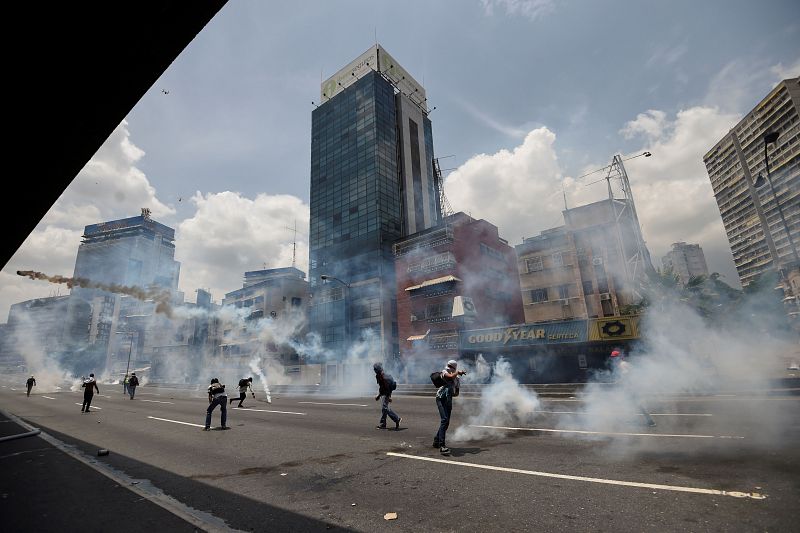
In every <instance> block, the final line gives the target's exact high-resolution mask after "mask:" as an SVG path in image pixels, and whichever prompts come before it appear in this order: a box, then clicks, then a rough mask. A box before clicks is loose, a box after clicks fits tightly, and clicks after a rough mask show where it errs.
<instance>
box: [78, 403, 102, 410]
mask: <svg viewBox="0 0 800 533" xmlns="http://www.w3.org/2000/svg"><path fill="white" fill-rule="evenodd" d="M75 405H80V406H81V407H82V406H83V404H82V403H78V402H75ZM92 409H99V410H100V411H102V410H103V408H102V407H95V406H94V405H93V406H91V407H90V408H89V410H90V411H91V410H92Z"/></svg>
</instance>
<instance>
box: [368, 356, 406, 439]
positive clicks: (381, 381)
mask: <svg viewBox="0 0 800 533" xmlns="http://www.w3.org/2000/svg"><path fill="white" fill-rule="evenodd" d="M372 369H373V370H374V371H375V381H377V382H378V395H377V396H375V401H376V402H377V401H378V400H380V399H381V397H383V403H382V404H381V419H380V422H378V425H377V426H375V429H386V417H387V416H388V417H389V418H391V419H392V421H393V422H394V429H395V430H398V429H400V421H401V420H403V419H402V418H401V417H400V416H398V414H397V413H395V412H394V410H392V408H391V407H390V406H389V403H391V401H392V391H393V390H395V389H396V388H397V382H396V381H395V380H394V378H393V377H392V376H391V374H386V373H385V372H384V371H383V365H381V364H380V363H375V364H374V365H372Z"/></svg>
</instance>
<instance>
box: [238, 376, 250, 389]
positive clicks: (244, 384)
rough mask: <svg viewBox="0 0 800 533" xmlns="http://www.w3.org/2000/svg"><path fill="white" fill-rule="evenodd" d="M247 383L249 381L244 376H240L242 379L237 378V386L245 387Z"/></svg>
mask: <svg viewBox="0 0 800 533" xmlns="http://www.w3.org/2000/svg"><path fill="white" fill-rule="evenodd" d="M249 384H250V382H249V381H247V380H246V379H244V378H242V379H240V380H239V386H240V387H247V386H248V385H249Z"/></svg>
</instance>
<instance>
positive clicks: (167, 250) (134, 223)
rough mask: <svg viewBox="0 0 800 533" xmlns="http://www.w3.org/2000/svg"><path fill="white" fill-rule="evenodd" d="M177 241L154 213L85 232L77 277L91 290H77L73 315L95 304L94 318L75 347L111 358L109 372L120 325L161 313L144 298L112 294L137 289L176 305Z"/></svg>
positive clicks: (91, 227)
mask: <svg viewBox="0 0 800 533" xmlns="http://www.w3.org/2000/svg"><path fill="white" fill-rule="evenodd" d="M174 240H175V230H174V229H172V228H170V227H167V226H165V225H163V224H161V223H159V222H156V221H154V220H152V219H151V218H150V210H149V209H142V214H141V215H140V216H137V217H130V218H124V219H120V220H112V221H109V222H102V223H100V224H92V225H89V226H86V227H85V228H84V232H83V242H81V244H80V246H79V247H78V255H77V258H76V260H75V273H74V277H75V278H81V279H83V280H88V281H89V282H90V283H89V284H87V285H90V286H77V285H76V286H74V287H73V288H72V291H71V293H70V303H69V309H70V316H73V317H74V316H75V315H76V313H83V311H82V309H83V307H82V306H81V305H80V304H81V303H89V304H90V306H91V314H90V316H89V317H86V318H87V319H88V325H87V327H86V328H85V330H84V332H83V334H82V335H81V336H80V337H79V338H74V339H73V341H75V342H77V343H83V344H84V345H85V344H88V345H90V346H91V347H92V351H93V352H94V353H96V354H98V355H99V354H102V355H105V358H106V361H105V363H106V368H111V367H112V366H113V363H114V361H112V359H114V356H115V353H114V352H115V351H117V348H118V345H119V342H117V340H116V338H117V330H118V329H119V328H120V327H121V323H120V319H121V318H124V317H125V316H127V315H136V316H143V314H152V312H153V308H154V307H155V305H149V308H151V309H150V310H149V311H147V310H144V307H148V306H147V305H143V302H142V301H141V299H140V298H137V297H131V295H128V296H123V294H124V292H123V291H119V290H111V289H113V288H114V287H113V286H115V285H116V286H122V287H128V288H135V289H136V290H140V291H141V294H143V295H144V294H147V293H148V292H149V293H151V294H152V293H153V292H156V293H168V294H169V295H170V300H172V299H175V298H176V297H177V295H178V294H179V292H178V276H179V274H180V263H179V262H178V261H175V244H174ZM129 292H132V291H129ZM133 296H135V295H133ZM129 333H130V332H129ZM143 336H144V332H141V331H140V332H138V337H139V338H140V339H141V338H142V337H143ZM139 342H140V344H141V340H140V341H139ZM116 356H117V357H116V358H117V359H119V358H120V357H121V356H120V354H116ZM125 356H127V353H126V354H125Z"/></svg>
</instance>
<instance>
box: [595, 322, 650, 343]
mask: <svg viewBox="0 0 800 533" xmlns="http://www.w3.org/2000/svg"><path fill="white" fill-rule="evenodd" d="M638 337H639V317H638V316H615V317H609V318H598V319H593V320H590V321H589V340H590V341H613V340H630V339H636V338H638Z"/></svg>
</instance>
